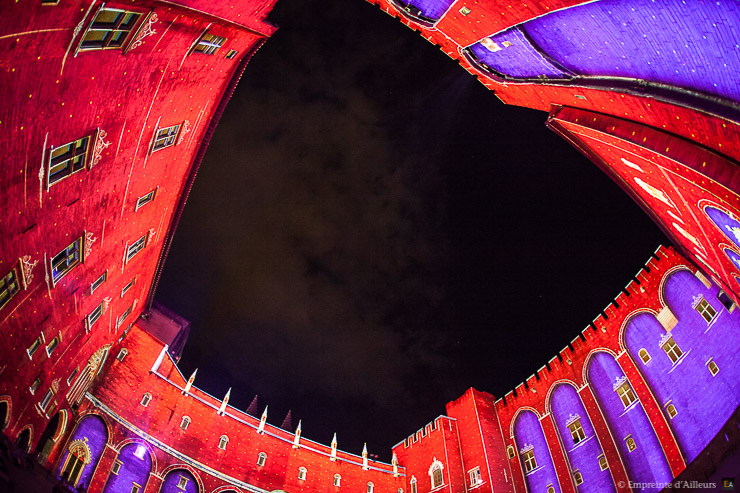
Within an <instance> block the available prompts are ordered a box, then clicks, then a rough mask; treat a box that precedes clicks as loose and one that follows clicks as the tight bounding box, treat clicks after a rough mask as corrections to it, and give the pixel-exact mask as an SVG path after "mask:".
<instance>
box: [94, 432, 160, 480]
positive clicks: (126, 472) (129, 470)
mask: <svg viewBox="0 0 740 493" xmlns="http://www.w3.org/2000/svg"><path fill="white" fill-rule="evenodd" d="M152 465H153V461H152V455H151V452H150V450H149V449H148V447H147V446H146V445H144V443H143V442H140V441H131V442H129V443H127V444H125V445H123V446H122V447H121V449H120V450H119V451H118V454H117V455H116V459H115V461H114V462H113V466H112V469H111V471H110V473H109V475H108V479H107V481H106V482H105V488H103V492H117V491H131V489H132V486H133V485H134V484H136V485H138V486H139V487H140V491H142V492H143V491H144V489H145V488H146V484H147V482H148V481H149V475H150V474H151V472H152Z"/></svg>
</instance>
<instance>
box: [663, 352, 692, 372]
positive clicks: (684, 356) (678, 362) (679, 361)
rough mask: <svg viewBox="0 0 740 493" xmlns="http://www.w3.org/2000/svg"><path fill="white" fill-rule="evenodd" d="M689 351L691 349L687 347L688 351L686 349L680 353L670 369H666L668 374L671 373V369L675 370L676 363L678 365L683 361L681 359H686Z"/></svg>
mask: <svg viewBox="0 0 740 493" xmlns="http://www.w3.org/2000/svg"><path fill="white" fill-rule="evenodd" d="M690 352H691V349H689V350H688V351H686V352H685V353H683V354H682V355H681V357H680V358H678V359H677V360H676V362H675V363H673V366H671V369H670V370H668V373H669V374H670V373H673V370H675V369H676V368H678V365H680V364H681V363H683V360H685V359H686V356H688V355H689V353H690Z"/></svg>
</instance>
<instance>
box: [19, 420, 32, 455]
mask: <svg viewBox="0 0 740 493" xmlns="http://www.w3.org/2000/svg"><path fill="white" fill-rule="evenodd" d="M32 439H33V425H26V426H24V427H23V428H22V429H21V431H20V432H19V433H18V435H16V437H15V446H16V447H18V448H19V449H21V450H22V451H24V452H26V453H28V452H30V451H31V441H32Z"/></svg>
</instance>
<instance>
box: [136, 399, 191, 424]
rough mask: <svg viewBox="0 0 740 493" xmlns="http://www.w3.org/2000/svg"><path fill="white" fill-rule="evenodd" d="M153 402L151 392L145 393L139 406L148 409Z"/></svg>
mask: <svg viewBox="0 0 740 493" xmlns="http://www.w3.org/2000/svg"><path fill="white" fill-rule="evenodd" d="M151 401H152V394H150V393H149V392H144V395H142V396H141V401H139V405H140V406H141V407H148V406H149V403H150V402H151ZM180 426H182V423H180Z"/></svg>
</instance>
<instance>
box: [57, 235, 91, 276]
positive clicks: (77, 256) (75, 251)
mask: <svg viewBox="0 0 740 493" xmlns="http://www.w3.org/2000/svg"><path fill="white" fill-rule="evenodd" d="M83 238H84V235H83V236H80V237H78V238H77V239H76V240H74V241H73V242H72V243H70V244H69V245H67V246H66V247H64V248H62V250H61V251H60V252H59V253H57V254H56V255H54V256H53V257H51V258H50V259H49V264H50V266H51V284H52V286H56V285H57V284H59V281H61V280H62V279H64V277H65V276H66V275H67V274H69V273H70V272H71V271H72V269H74V268H75V267H77V266H78V265H80V264H81V263H83V260H84V259H83V251H84V249H83V246H84V240H83ZM62 255H64V261H61V260H59V261H56V259H58V258H59V257H60V256H62ZM72 256H74V258H73V259H72V261H71V262H70V260H69V259H70V257H72ZM55 261H56V265H55ZM62 263H64V264H65V265H64V268H62V269H59V267H60V266H61V265H62Z"/></svg>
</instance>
